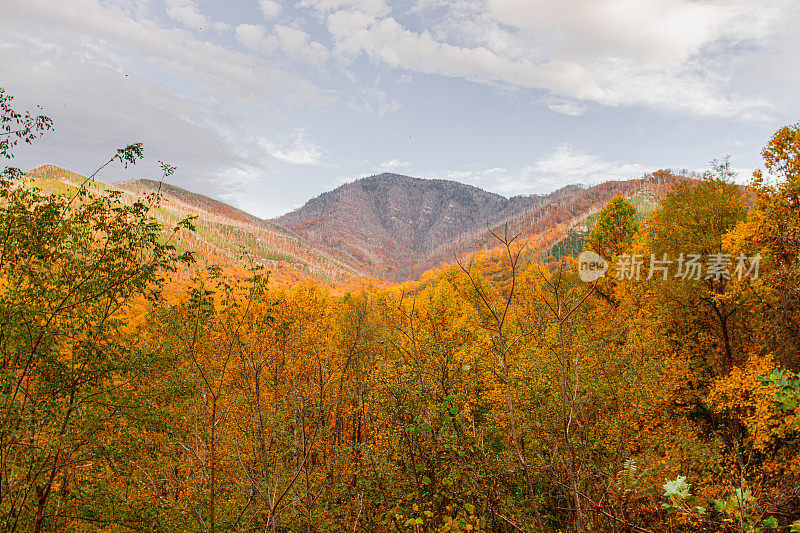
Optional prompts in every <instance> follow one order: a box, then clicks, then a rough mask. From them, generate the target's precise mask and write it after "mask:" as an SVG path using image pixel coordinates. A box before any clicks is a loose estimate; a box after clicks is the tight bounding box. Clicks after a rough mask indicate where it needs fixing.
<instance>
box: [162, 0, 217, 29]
mask: <svg viewBox="0 0 800 533" xmlns="http://www.w3.org/2000/svg"><path fill="white" fill-rule="evenodd" d="M167 15H168V16H169V18H171V19H172V20H174V21H175V22H178V23H179V24H182V25H184V26H185V27H187V28H191V29H195V30H196V29H206V28H208V27H209V22H208V19H207V18H206V17H205V15H202V14H201V13H200V12H199V11H198V10H197V4H195V3H194V2H193V1H192V0H167Z"/></svg>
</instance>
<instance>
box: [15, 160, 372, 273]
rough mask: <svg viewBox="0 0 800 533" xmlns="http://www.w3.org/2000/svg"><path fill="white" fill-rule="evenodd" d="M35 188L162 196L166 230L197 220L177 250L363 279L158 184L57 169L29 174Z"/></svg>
mask: <svg viewBox="0 0 800 533" xmlns="http://www.w3.org/2000/svg"><path fill="white" fill-rule="evenodd" d="M26 176H27V177H28V178H31V179H32V182H31V183H30V184H31V185H32V186H34V187H37V188H39V189H40V190H41V191H43V192H51V193H62V194H74V193H75V192H77V191H78V189H79V188H80V187H81V185H82V184H85V186H86V187H87V189H88V190H90V191H92V192H94V193H99V192H103V191H105V192H111V193H114V191H116V192H118V193H119V194H120V196H119V198H120V200H121V201H122V202H123V203H125V204H131V203H133V202H134V201H136V200H137V199H138V198H141V197H143V196H146V195H150V194H151V195H155V196H157V197H158V198H157V205H154V207H153V210H152V216H153V218H154V219H155V220H156V221H158V222H159V223H160V224H162V225H171V224H175V223H176V222H178V221H179V220H181V219H183V218H184V217H187V216H189V217H192V221H193V226H194V229H193V230H192V231H186V230H181V231H179V232H178V233H177V234H176V235H175V238H176V239H177V240H176V244H177V245H178V246H179V247H180V248H181V249H183V250H191V251H192V252H193V253H195V254H196V255H197V256H198V257H202V258H208V259H209V260H212V261H223V262H228V263H235V264H251V263H257V264H260V265H263V266H265V267H268V268H271V269H274V270H280V271H281V272H282V273H285V274H293V275H294V277H295V278H297V275H299V276H300V277H302V276H311V277H315V278H318V279H321V280H324V281H338V282H344V281H346V280H348V279H349V278H351V277H353V276H359V275H360V274H361V271H360V270H359V268H358V266H355V265H350V264H347V263H345V262H344V261H342V260H338V259H335V258H333V257H331V256H330V255H328V254H326V253H325V252H324V251H321V250H318V249H317V248H315V247H313V246H310V245H309V244H307V243H305V242H303V241H302V240H301V239H299V238H298V237H297V236H295V235H292V234H291V233H290V232H288V231H286V230H285V229H284V228H282V227H281V226H278V225H276V224H272V223H270V222H268V221H265V220H261V219H259V218H257V217H255V216H253V215H250V214H248V213H245V212H243V211H240V210H238V209H236V208H233V207H231V206H229V205H227V204H224V203H222V202H219V201H217V200H214V199H212V198H209V197H207V196H203V195H200V194H195V193H192V192H190V191H187V190H185V189H181V188H180V187H176V186H174V185H169V184H167V183H163V181H154V180H129V181H123V182H120V183H116V184H106V183H102V182H99V181H97V180H94V179H89V178H88V177H86V176H81V175H80V174H76V173H74V172H69V171H67V170H64V169H62V168H58V167H55V166H53V165H43V166H40V167H37V168H35V169H32V170H29V171H28V172H26Z"/></svg>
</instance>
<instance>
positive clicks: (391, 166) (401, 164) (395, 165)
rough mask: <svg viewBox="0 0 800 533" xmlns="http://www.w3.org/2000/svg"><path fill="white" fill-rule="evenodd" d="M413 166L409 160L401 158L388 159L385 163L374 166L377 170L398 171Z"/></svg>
mask: <svg viewBox="0 0 800 533" xmlns="http://www.w3.org/2000/svg"><path fill="white" fill-rule="evenodd" d="M410 166H411V162H409V161H401V160H400V159H388V160H386V161H384V162H383V163H381V164H379V165H377V166H375V167H374V170H375V171H376V172H396V171H398V170H401V169H404V168H408V167H410Z"/></svg>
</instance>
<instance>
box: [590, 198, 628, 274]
mask: <svg viewBox="0 0 800 533" xmlns="http://www.w3.org/2000/svg"><path fill="white" fill-rule="evenodd" d="M636 214H637V213H636V208H635V207H634V206H633V205H631V203H630V202H629V201H627V200H626V199H625V198H623V197H622V196H615V197H614V198H613V199H612V200H611V201H610V202H609V203H608V204H606V206H605V207H603V209H602V210H601V211H600V213H599V215H598V218H597V223H596V224H595V225H594V228H592V232H591V234H590V235H589V238H588V239H587V240H586V245H585V246H586V249H587V250H592V251H594V252H597V253H598V254H600V255H601V256H602V257H604V258H606V259H607V260H610V259H611V258H612V257H614V256H616V255H619V254H620V253H622V252H623V251H624V250H626V249H627V248H628V247H629V246H630V245H631V243H632V242H633V236H634V235H635V234H636V232H637V231H638V228H639V223H638V222H637V221H636Z"/></svg>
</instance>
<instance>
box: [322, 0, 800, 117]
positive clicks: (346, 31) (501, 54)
mask: <svg viewBox="0 0 800 533" xmlns="http://www.w3.org/2000/svg"><path fill="white" fill-rule="evenodd" d="M787 1H788V0H775V1H774V2H767V3H758V4H753V3H752V2H746V1H744V0H729V1H727V2H713V3H712V2H695V1H690V0H660V1H658V2H637V1H633V0H598V1H597V2H574V4H575V5H574V6H572V7H571V8H570V7H569V6H565V5H564V2H563V1H562V0H488V1H487V2H486V3H484V2H476V1H471V0H456V1H448V2H444V1H435V0H429V1H425V2H419V3H418V4H417V7H416V8H415V9H413V10H412V13H414V14H416V15H417V16H418V17H419V19H421V20H424V21H425V25H424V27H423V28H422V30H414V29H411V27H410V26H406V25H404V24H403V23H401V22H399V20H398V19H396V18H394V17H391V16H388V15H387V14H385V13H384V14H381V12H380V11H375V10H371V11H367V10H364V9H360V8H359V7H358V6H357V5H355V3H344V2H334V1H332V0H331V1H317V2H307V4H309V5H313V6H316V7H317V9H318V10H319V12H320V13H321V14H323V15H324V16H325V20H326V22H327V28H328V30H329V32H330V33H331V36H332V39H333V42H334V52H335V54H336V56H337V57H338V58H339V59H340V60H342V61H343V62H345V63H350V62H352V61H354V60H355V59H356V58H358V57H359V56H361V55H364V56H366V57H368V58H369V59H370V60H371V61H372V62H373V63H374V64H380V65H385V66H388V67H391V68H396V69H400V70H403V71H413V72H421V73H427V74H435V75H441V76H447V77H456V78H464V79H467V80H471V81H474V82H478V83H482V84H488V85H501V86H506V87H509V88H522V89H532V90H535V91H543V92H544V93H545V94H549V95H550V96H552V97H554V100H556V101H555V103H552V104H548V105H549V107H550V108H551V109H552V110H554V111H556V112H558V113H564V114H568V115H577V114H580V113H581V112H583V111H584V110H585V108H586V104H587V103H595V104H600V105H604V106H620V105H626V106H631V105H633V106H644V107H649V108H654V109H658V110H660V111H670V112H671V111H681V112H685V113H690V114H695V115H701V116H709V117H734V116H739V117H741V118H753V117H756V116H763V115H764V113H766V112H767V111H768V110H769V106H768V105H767V104H766V102H765V101H764V100H762V99H759V98H757V97H747V96H743V95H740V94H738V93H737V91H736V90H735V87H734V86H732V85H730V83H729V81H730V74H729V70H727V67H729V65H730V64H731V63H732V62H736V61H739V60H740V57H741V56H743V55H746V54H743V53H742V52H746V51H748V50H749V49H753V48H758V46H760V45H764V43H765V42H766V40H767V39H769V38H770V35H771V30H772V28H773V26H774V24H775V23H776V21H778V20H780V19H781V18H782V17H785V12H786V10H785V9H782V8H786V7H788V5H789V4H788V3H787Z"/></svg>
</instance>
